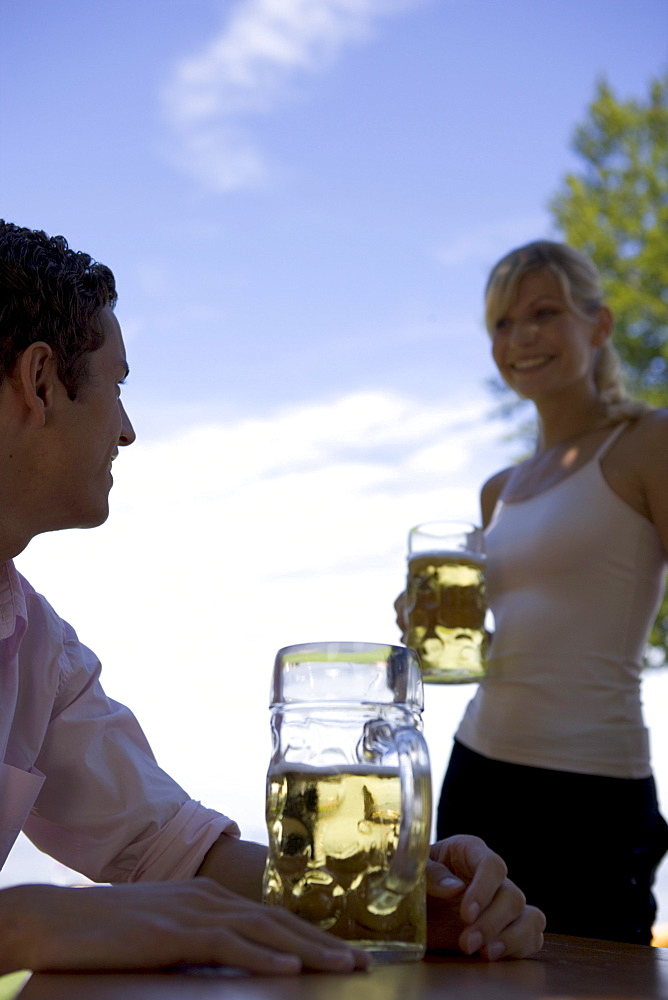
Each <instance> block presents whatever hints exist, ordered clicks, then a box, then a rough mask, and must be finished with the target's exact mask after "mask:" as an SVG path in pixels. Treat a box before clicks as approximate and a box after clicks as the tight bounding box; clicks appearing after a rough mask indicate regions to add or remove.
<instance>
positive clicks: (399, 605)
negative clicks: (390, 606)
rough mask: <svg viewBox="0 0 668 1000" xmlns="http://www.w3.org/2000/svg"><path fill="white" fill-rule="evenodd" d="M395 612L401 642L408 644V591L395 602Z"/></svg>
mask: <svg viewBox="0 0 668 1000" xmlns="http://www.w3.org/2000/svg"><path fill="white" fill-rule="evenodd" d="M394 610H395V612H396V616H397V626H398V628H399V631H400V632H401V641H402V642H406V632H407V630H408V611H407V609H406V591H405V590H404V591H403V592H402V593H401V594H399V596H398V597H397V599H396V601H395V602H394Z"/></svg>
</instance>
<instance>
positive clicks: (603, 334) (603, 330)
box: [593, 306, 614, 347]
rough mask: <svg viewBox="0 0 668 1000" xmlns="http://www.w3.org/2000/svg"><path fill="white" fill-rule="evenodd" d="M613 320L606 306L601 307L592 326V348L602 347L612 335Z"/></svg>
mask: <svg viewBox="0 0 668 1000" xmlns="http://www.w3.org/2000/svg"><path fill="white" fill-rule="evenodd" d="M613 326H614V319H613V316H612V313H611V312H610V310H609V309H608V307H607V306H601V307H600V308H599V310H598V312H597V314H596V322H595V326H594V340H593V344H594V347H603V345H604V344H605V342H606V341H607V340H608V338H609V337H610V334H611V333H612V328H613Z"/></svg>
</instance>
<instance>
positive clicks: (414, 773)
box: [369, 727, 431, 914]
mask: <svg viewBox="0 0 668 1000" xmlns="http://www.w3.org/2000/svg"><path fill="white" fill-rule="evenodd" d="M392 735H393V742H394V745H395V747H396V751H397V756H398V759H399V774H400V777H401V822H400V825H399V842H398V844H397V849H396V851H395V853H394V856H393V858H392V861H391V862H390V868H389V871H388V873H387V877H386V878H385V879H384V881H383V882H382V883H381V884H380V885H378V886H377V887H376V889H375V891H374V892H372V894H371V899H370V902H369V909H370V910H371V911H372V912H374V913H378V914H383V913H391V912H393V911H394V910H395V909H396V907H397V902H398V901H400V900H401V899H403V897H404V896H407V895H408V894H409V893H410V892H412V890H413V889H414V888H415V886H416V885H417V883H418V881H419V879H420V878H421V876H422V873H423V871H424V868H425V864H426V861H427V855H428V853H429V834H430V829H431V774H430V768H429V752H428V750H427V745H426V743H425V741H424V739H423V737H422V734H421V733H420V732H418V730H417V729H413V728H410V727H402V728H401V729H397V730H395V731H394V732H393V734H392Z"/></svg>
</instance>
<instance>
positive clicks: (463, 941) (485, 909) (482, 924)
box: [427, 835, 545, 962]
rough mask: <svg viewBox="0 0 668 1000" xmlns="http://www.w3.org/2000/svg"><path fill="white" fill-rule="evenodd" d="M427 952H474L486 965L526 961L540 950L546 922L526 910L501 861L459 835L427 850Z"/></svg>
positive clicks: (531, 909) (475, 839)
mask: <svg viewBox="0 0 668 1000" xmlns="http://www.w3.org/2000/svg"><path fill="white" fill-rule="evenodd" d="M429 855H430V860H429V861H428V862H427V947H428V948H429V949H439V948H448V949H454V948H458V949H461V951H463V952H464V953H465V954H467V955H472V954H474V953H475V952H478V953H479V954H480V956H481V957H482V958H484V959H485V960H486V961H488V962H495V961H496V960H497V959H499V958H527V957H528V956H529V955H534V954H535V953H536V952H537V951H540V949H541V948H542V947H543V931H544V930H545V916H544V915H543V913H541V911H540V910H538V909H536V907H535V906H527V904H526V899H525V898H524V894H523V893H522V892H521V891H520V890H519V889H518V888H517V886H516V885H515V884H514V882H511V881H510V879H509V878H507V877H506V876H507V874H508V869H507V868H506V865H505V863H504V861H503V860H502V859H501V858H500V857H499V855H498V854H495V853H494V851H492V850H490V848H489V847H487V845H486V844H485V843H484V842H483V841H482V840H480V839H479V838H478V837H469V836H464V835H459V836H456V837H449V838H448V839H447V840H441V841H439V842H438V843H437V844H434V845H432V847H431V848H430V852H429Z"/></svg>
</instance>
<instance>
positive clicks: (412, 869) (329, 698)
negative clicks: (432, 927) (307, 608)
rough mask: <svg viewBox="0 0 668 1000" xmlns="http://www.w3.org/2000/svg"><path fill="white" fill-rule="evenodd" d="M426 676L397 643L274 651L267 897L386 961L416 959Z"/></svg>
mask: <svg viewBox="0 0 668 1000" xmlns="http://www.w3.org/2000/svg"><path fill="white" fill-rule="evenodd" d="M422 706H423V699H422V681H421V678H420V669H419V666H418V663H417V658H416V656H415V654H414V653H413V651H412V650H410V649H405V648H404V647H402V646H385V645H377V644H375V643H360V642H323V643H310V644H303V645H298V646H287V647H285V648H284V649H281V650H279V652H278V654H277V656H276V664H275V668H274V678H273V688H272V698H271V711H272V723H271V725H272V737H273V753H272V758H271V764H270V766H269V772H268V775H267V829H268V833H269V850H268V857H267V866H266V870H265V876H264V900H265V902H266V903H270V904H275V905H279V906H285V907H286V908H287V909H289V910H292V912H293V913H297V914H298V915H299V916H300V917H304V918H306V919H307V920H310V921H311V922H312V923H315V924H317V925H318V926H319V927H322V928H323V930H328V931H330V932H331V933H332V934H336V935H337V936H338V937H341V938H345V939H346V940H348V941H350V942H351V944H354V945H355V946H356V947H358V948H364V949H366V950H367V951H370V952H373V953H375V954H376V955H377V956H378V958H380V959H381V960H384V961H410V960H416V959H419V958H422V956H423V954H424V951H425V945H426V893H425V879H424V869H425V864H426V860H427V855H428V850H429V832H430V826H431V776H430V770H429V756H428V752H427V747H426V744H425V742H424V739H423V737H422V734H421V726H422V720H421V712H422Z"/></svg>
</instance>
